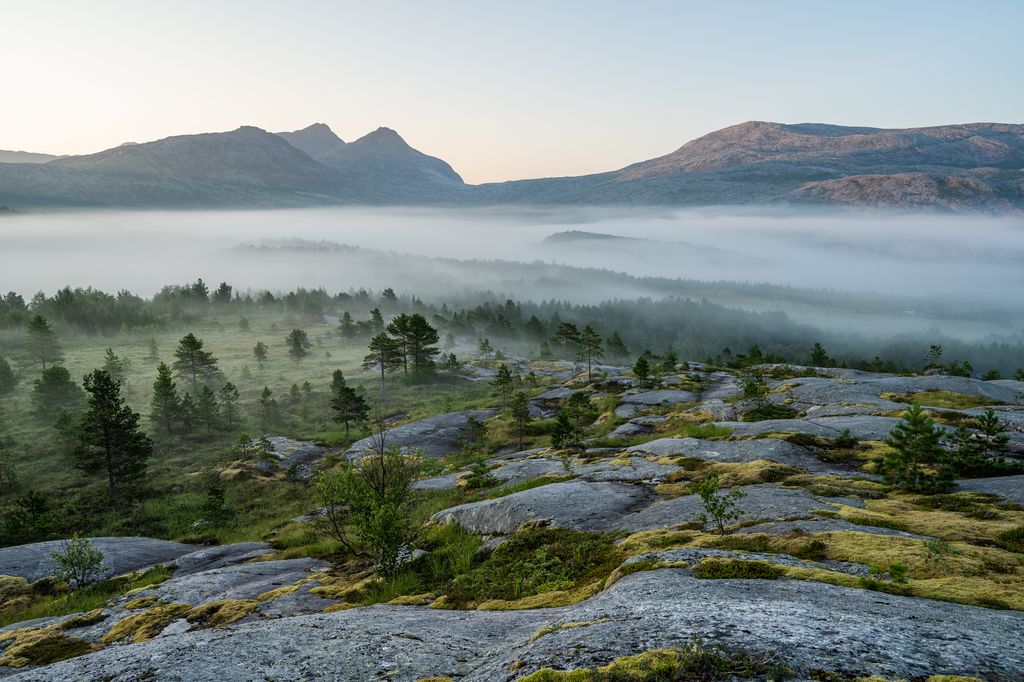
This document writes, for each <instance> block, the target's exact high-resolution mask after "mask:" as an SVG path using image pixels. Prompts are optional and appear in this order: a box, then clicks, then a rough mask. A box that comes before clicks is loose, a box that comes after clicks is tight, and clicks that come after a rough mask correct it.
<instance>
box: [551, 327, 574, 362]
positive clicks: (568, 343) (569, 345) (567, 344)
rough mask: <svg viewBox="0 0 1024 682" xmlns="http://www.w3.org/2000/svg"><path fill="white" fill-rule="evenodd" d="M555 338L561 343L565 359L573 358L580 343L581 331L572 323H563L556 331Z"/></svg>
mask: <svg viewBox="0 0 1024 682" xmlns="http://www.w3.org/2000/svg"><path fill="white" fill-rule="evenodd" d="M555 338H556V339H558V340H559V341H561V343H562V346H563V348H564V350H565V357H572V356H573V352H572V351H573V349H574V348H575V347H576V346H577V345H579V342H580V331H579V329H577V328H576V325H574V324H573V323H572V322H562V323H561V324H560V325H558V328H557V329H556V330H555Z"/></svg>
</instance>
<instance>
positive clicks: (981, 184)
mask: <svg viewBox="0 0 1024 682" xmlns="http://www.w3.org/2000/svg"><path fill="white" fill-rule="evenodd" d="M0 203H3V204H5V205H7V206H11V207H13V208H18V209H27V210H32V209H53V208H79V207H96V208H102V207H117V208H277V207H299V206H329V205H346V204H349V205H351V204H370V205H486V204H520V205H521V204H536V205H561V204H574V205H641V206H709V205H764V204H769V205H774V204H782V205H789V204H795V205H819V206H821V205H824V206H836V205H839V206H855V207H883V208H896V209H911V210H920V209H926V210H932V209H936V210H948V211H986V212H1005V211H1019V210H1024V125H1011V124H998V123H972V124H964V125H949V126H939V127H932V128H909V129H902V130H889V129H880V128H859V127H844V126H833V125H825V124H811V123H803V124H796V125H784V124H779V123H766V122H760V121H753V122H748V123H742V124H739V125H736V126H731V127H729V128H724V129H722V130H718V131H716V132H713V133H710V134H708V135H705V136H703V137H701V138H698V139H696V140H693V141H691V142H688V143H686V144H685V145H683V146H682V147H680V148H679V149H677V150H676V151H674V152H672V153H671V154H667V155H665V156H662V157H659V158H656V159H651V160H650V161H643V162H640V163H636V164H633V165H630V166H627V167H625V168H622V169H620V170H616V171H610V172H607V173H597V174H593V175H584V176H579V177H560V178H542V179H536V180H517V181H510V182H501V183H490V184H484V185H467V184H466V183H464V182H463V180H462V178H461V177H460V176H459V174H458V173H456V172H455V170H453V169H452V167H451V166H450V165H448V164H447V163H445V162H444V161H442V160H441V159H438V158H435V157H432V156H428V155H426V154H424V153H422V152H420V151H417V150H416V149H413V148H412V147H410V146H409V145H408V144H407V143H406V142H405V140H403V139H402V138H401V136H399V135H398V133H396V132H395V131H393V130H390V129H388V128H379V129H377V130H375V131H374V132H372V133H370V134H368V135H365V136H364V137H361V138H359V139H357V140H355V141H353V142H347V143H346V142H345V141H343V140H342V139H341V138H340V137H338V136H337V135H335V134H334V132H333V131H332V130H331V129H330V128H329V127H328V126H326V125H324V124H322V123H316V124H313V125H311V126H309V127H308V128H304V129H302V130H297V131H293V132H283V133H277V134H274V133H269V132H266V131H264V130H261V129H259V128H254V127H249V126H245V127H242V128H239V129H237V130H234V131H231V132H226V133H204V134H199V135H180V136H176V137H168V138H165V139H162V140H157V141H155V142H147V143H143V144H125V145H121V146H119V147H115V148H113V149H108V150H106V151H102V152H99V153H97V154H89V155H85V156H63V157H55V156H50V155H45V154H31V153H28V152H3V151H0Z"/></svg>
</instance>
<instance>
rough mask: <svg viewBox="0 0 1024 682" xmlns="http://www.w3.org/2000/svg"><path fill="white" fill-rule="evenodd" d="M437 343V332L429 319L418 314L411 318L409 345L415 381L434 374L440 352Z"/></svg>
mask: <svg viewBox="0 0 1024 682" xmlns="http://www.w3.org/2000/svg"><path fill="white" fill-rule="evenodd" d="M437 342H438V336H437V330H436V329H434V327H432V326H431V325H430V323H429V322H427V318H425V317H423V316H422V315H420V314H418V313H416V314H413V315H411V316H410V317H409V328H408V337H407V344H408V351H409V361H410V363H411V364H412V374H413V377H414V378H415V379H417V380H423V379H426V378H428V377H430V376H432V375H433V374H434V357H436V356H437V354H438V352H440V351H439V349H438V347H437Z"/></svg>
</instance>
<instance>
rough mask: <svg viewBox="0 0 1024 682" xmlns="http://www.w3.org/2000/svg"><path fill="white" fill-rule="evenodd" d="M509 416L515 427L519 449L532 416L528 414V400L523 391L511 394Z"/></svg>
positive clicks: (521, 447)
mask: <svg viewBox="0 0 1024 682" xmlns="http://www.w3.org/2000/svg"><path fill="white" fill-rule="evenodd" d="M510 408H511V409H510V410H509V416H511V417H512V425H513V426H515V429H516V445H517V447H518V449H519V450H522V449H523V437H524V436H525V435H526V429H527V428H528V427H529V426H530V422H531V421H532V420H533V417H532V416H530V401H529V399H528V398H527V397H526V393H525V392H523V391H516V393H515V395H513V396H512V402H511V405H510Z"/></svg>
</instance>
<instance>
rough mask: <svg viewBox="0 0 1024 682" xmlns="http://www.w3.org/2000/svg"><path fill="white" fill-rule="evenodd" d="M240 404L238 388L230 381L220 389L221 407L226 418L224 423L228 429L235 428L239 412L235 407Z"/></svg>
mask: <svg viewBox="0 0 1024 682" xmlns="http://www.w3.org/2000/svg"><path fill="white" fill-rule="evenodd" d="M237 402H238V387H236V386H235V385H234V384H233V383H231V382H230V381H229V382H227V383H226V384H224V385H223V386H221V389H220V407H221V414H222V415H223V416H224V421H225V422H226V426H227V427H228V429H233V428H234V427H235V416H236V414H237V412H238V408H236V407H235V403H237Z"/></svg>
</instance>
